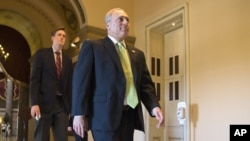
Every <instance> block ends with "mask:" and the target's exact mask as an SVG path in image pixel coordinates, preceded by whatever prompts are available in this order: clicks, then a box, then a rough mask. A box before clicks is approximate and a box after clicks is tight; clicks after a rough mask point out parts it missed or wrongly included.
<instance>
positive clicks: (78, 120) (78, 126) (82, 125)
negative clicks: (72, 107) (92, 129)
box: [73, 116, 88, 138]
mask: <svg viewBox="0 0 250 141" xmlns="http://www.w3.org/2000/svg"><path fill="white" fill-rule="evenodd" d="M73 129H74V131H75V133H76V134H78V135H79V136H80V137H82V138H84V131H87V130H88V121H87V118H85V117H84V116H74V120H73Z"/></svg>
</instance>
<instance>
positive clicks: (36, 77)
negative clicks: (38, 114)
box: [30, 50, 42, 106]
mask: <svg viewBox="0 0 250 141" xmlns="http://www.w3.org/2000/svg"><path fill="white" fill-rule="evenodd" d="M31 64H32V65H31V75H30V94H31V106H33V105H38V99H39V95H40V94H39V87H40V82H41V80H40V79H41V77H42V51H41V50H38V51H37V53H36V54H35V55H34V58H33V60H32V63H31Z"/></svg>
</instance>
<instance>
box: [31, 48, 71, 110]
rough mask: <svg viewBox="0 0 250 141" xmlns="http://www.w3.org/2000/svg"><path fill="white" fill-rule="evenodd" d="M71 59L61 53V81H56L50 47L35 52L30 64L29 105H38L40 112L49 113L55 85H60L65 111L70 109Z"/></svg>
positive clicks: (53, 101)
mask: <svg viewBox="0 0 250 141" xmlns="http://www.w3.org/2000/svg"><path fill="white" fill-rule="evenodd" d="M72 73H73V69H72V61H71V59H70V58H68V57H67V56H66V55H64V54H63V53H62V74H61V81H58V79H57V74H56V64H55V58H54V52H53V49H52V47H50V48H43V49H40V50H38V51H37V52H36V54H35V55H34V59H33V60H32V66H31V77H30V95H31V105H39V106H40V111H41V112H42V113H49V112H51V110H52V109H53V106H54V104H55V101H56V93H57V87H58V86H60V87H61V92H62V97H63V101H64V103H65V106H66V108H67V112H68V113H70V111H71V101H72V100H71V94H72Z"/></svg>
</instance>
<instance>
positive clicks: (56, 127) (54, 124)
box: [34, 97, 69, 141]
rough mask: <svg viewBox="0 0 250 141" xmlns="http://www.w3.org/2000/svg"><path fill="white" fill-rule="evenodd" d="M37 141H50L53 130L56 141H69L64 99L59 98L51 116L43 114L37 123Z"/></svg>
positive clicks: (35, 137) (35, 138)
mask: <svg viewBox="0 0 250 141" xmlns="http://www.w3.org/2000/svg"><path fill="white" fill-rule="evenodd" d="M35 125H36V128H35V134H34V140H35V141H49V138H50V128H52V132H53V136H54V140H55V141H68V131H67V127H68V125H69V119H68V114H67V112H66V109H65V106H64V103H63V99H62V98H60V97H59V98H57V101H56V105H55V107H54V108H53V110H52V112H51V113H49V114H44V113H41V118H40V119H39V120H38V121H37V120H36V122H35Z"/></svg>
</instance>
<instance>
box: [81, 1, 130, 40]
mask: <svg viewBox="0 0 250 141" xmlns="http://www.w3.org/2000/svg"><path fill="white" fill-rule="evenodd" d="M133 2H134V0H82V3H83V5H84V8H85V12H86V15H87V23H88V25H91V26H95V27H99V28H103V29H105V24H104V23H105V22H104V18H105V14H106V12H108V10H110V9H112V8H117V7H119V8H123V9H124V10H125V11H126V12H127V14H128V15H129V17H130V23H134V7H133ZM129 35H131V36H133V35H134V28H133V25H132V26H131V28H130V32H129Z"/></svg>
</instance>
